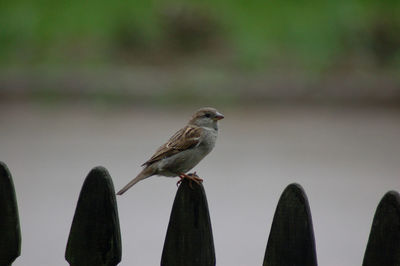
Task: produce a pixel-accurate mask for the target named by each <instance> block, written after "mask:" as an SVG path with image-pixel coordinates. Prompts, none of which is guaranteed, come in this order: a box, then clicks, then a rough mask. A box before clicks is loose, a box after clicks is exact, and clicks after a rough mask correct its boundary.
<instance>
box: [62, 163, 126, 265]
mask: <svg viewBox="0 0 400 266" xmlns="http://www.w3.org/2000/svg"><path fill="white" fill-rule="evenodd" d="M65 259H66V260H67V261H68V262H69V264H70V265H71V266H93V265H96V266H115V265H117V264H118V263H119V262H120V261H121V233H120V228H119V219H118V210H117V202H116V199H115V191H114V185H113V182H112V180H111V177H110V175H109V174H108V172H107V170H106V169H105V168H103V167H96V168H93V169H92V170H91V171H90V173H89V175H88V176H87V177H86V179H85V182H84V183H83V186H82V190H81V193H80V195H79V200H78V204H77V206H76V210H75V215H74V220H73V222H72V226H71V231H70V234H69V238H68V244H67V250H66V252H65Z"/></svg>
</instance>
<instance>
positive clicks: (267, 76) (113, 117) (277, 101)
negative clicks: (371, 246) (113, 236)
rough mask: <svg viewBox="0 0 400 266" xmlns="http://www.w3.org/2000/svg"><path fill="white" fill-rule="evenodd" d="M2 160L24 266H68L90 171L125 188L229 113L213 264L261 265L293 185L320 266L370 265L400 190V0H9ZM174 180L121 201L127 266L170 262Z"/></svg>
mask: <svg viewBox="0 0 400 266" xmlns="http://www.w3.org/2000/svg"><path fill="white" fill-rule="evenodd" d="M1 5H2V6H1V8H0V160H2V161H4V162H5V163H6V164H7V165H8V166H9V168H10V171H11V173H12V174H13V178H14V183H15V187H16V191H17V198H18V203H19V211H20V219H21V227H22V255H21V257H20V258H18V259H17V260H16V262H15V264H14V265H15V266H21V265H23V266H28V265H29V266H30V265H41V266H54V265H67V263H66V262H65V261H64V252H65V246H66V242H67V238H68V233H69V229H70V226H71V222H72V218H73V214H74V210H75V206H76V202H77V199H78V195H79V191H80V188H81V186H82V184H83V180H84V178H85V176H86V175H87V173H88V172H89V171H90V169H91V168H92V167H94V166H97V165H103V166H105V167H106V168H107V169H108V170H109V172H110V174H111V176H112V178H113V181H114V185H115V187H116V189H119V188H121V187H122V186H123V185H125V184H126V183H127V182H128V181H129V180H130V179H131V178H133V177H134V176H135V175H136V174H137V173H138V172H139V171H140V165H141V164H142V163H143V162H144V161H146V160H147V159H148V158H149V157H150V156H151V155H152V154H153V152H154V151H155V150H156V149H157V148H158V147H159V146H160V145H161V144H163V143H164V142H165V141H166V140H167V139H168V138H169V137H170V136H171V135H172V134H173V133H174V132H175V131H177V130H178V129H179V128H180V127H182V126H183V125H184V124H185V123H186V122H187V120H188V119H189V117H190V116H191V114H192V113H193V112H194V111H195V110H196V109H198V108H199V107H202V106H213V107H216V108H217V109H218V110H219V111H220V112H222V113H223V114H224V115H225V119H224V120H222V121H221V123H220V133H219V134H220V135H219V139H218V141H217V145H216V147H215V149H214V151H213V152H212V153H211V154H210V155H209V156H207V157H206V158H205V159H204V160H203V161H202V162H201V163H200V164H199V165H198V166H197V167H196V169H194V170H196V171H197V172H198V174H199V175H200V176H201V177H202V178H204V179H205V181H204V186H205V189H206V193H207V197H208V203H209V207H210V212H211V222H212V226H213V232H214V241H215V246H216V255H217V265H220V266H225V265H232V266H248V265H261V264H262V260H263V257H264V252H265V247H266V244H267V239H268V234H269V230H270V226H271V223H272V218H273V214H274V211H275V207H276V204H277V202H278V199H279V196H280V194H281V192H282V191H283V190H284V188H285V187H286V186H287V185H288V184H290V183H292V182H297V183H299V184H301V185H302V186H303V188H304V189H305V191H306V193H307V195H308V197H309V201H310V205H311V212H312V216H313V222H314V230H315V237H316V246H317V255H318V261H319V264H320V265H327V266H336V265H342V266H350V265H361V262H362V258H363V253H364V251H365V247H366V243H367V239H368V235H369V230H370V227H371V223H372V218H373V215H374V211H375V208H376V206H377V205H378V202H379V200H380V199H381V197H382V196H383V195H384V193H386V192H387V191H388V190H397V191H399V190H400V142H399V140H398V139H399V136H400V108H399V106H400V79H399V77H400V75H399V74H400V72H399V69H400V68H399V67H400V19H399V16H398V15H397V14H398V13H399V12H400V4H399V2H398V1H389V0H386V1H379V2H376V1H356V0H352V1H325V2H321V1H316V0H309V1H300V2H298V1H297V2H290V1H289V2H287V1H286V2H282V1H281V2H279V1H278V2H276V1H273V2H266V1H261V0H257V1H252V2H243V1H225V0H214V1H208V0H207V1H202V2H201V3H200V2H197V1H191V2H187V1H180V0H176V1H162V2H161V1H146V2H143V1H137V0H130V1H125V2H117V3H113V2H107V1H93V0H90V1H85V3H82V2H81V1H78V0H71V1H68V2H65V3H63V2H52V3H50V2H43V1H36V2H32V1H28V0H21V1H5V2H4V3H2V4H1ZM176 181H177V179H170V178H163V177H151V178H149V179H146V180H144V181H142V182H140V183H139V184H137V185H136V186H135V187H133V188H132V189H131V190H130V191H129V192H128V193H127V194H126V195H124V196H122V197H118V207H119V214H120V223H121V230H122V241H123V259H122V262H121V263H120V265H159V263H160V258H161V251H162V247H163V241H164V237H165V233H166V229H167V225H168V219H169V215H170V211H171V207H172V202H173V199H174V196H175V192H176V189H177V188H176V186H175V183H176Z"/></svg>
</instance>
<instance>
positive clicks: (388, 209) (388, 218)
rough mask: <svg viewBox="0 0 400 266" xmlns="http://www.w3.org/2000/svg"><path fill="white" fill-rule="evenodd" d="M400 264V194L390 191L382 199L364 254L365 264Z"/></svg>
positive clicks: (377, 265)
mask: <svg viewBox="0 0 400 266" xmlns="http://www.w3.org/2000/svg"><path fill="white" fill-rule="evenodd" d="M381 265H385V266H399V265H400V195H399V193H398V192H396V191H389V192H388V193H386V194H385V195H384V197H383V198H382V200H381V201H380V203H379V205H378V207H377V209H376V212H375V216H374V220H373V222H372V228H371V232H370V235H369V239H368V244H367V248H366V251H365V254H364V260H363V266H381Z"/></svg>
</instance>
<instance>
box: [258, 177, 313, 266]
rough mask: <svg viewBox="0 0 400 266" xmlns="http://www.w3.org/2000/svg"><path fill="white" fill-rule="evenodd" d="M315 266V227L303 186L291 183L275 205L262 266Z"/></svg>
mask: <svg viewBox="0 0 400 266" xmlns="http://www.w3.org/2000/svg"><path fill="white" fill-rule="evenodd" d="M292 265H293V266H294V265H296V266H303V265H304V266H316V265H317V255H316V252H315V240H314V229H313V225H312V219H311V212H310V206H309V204H308V200H307V196H306V194H305V192H304V190H303V188H302V187H301V186H300V185H298V184H290V185H289V186H287V187H286V189H285V190H284V191H283V193H282V195H281V197H280V199H279V202H278V206H277V207H276V211H275V215H274V220H273V222H272V227H271V232H270V234H269V238H268V244H267V249H266V251H265V257H264V263H263V266H292Z"/></svg>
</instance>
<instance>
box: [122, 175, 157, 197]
mask: <svg viewBox="0 0 400 266" xmlns="http://www.w3.org/2000/svg"><path fill="white" fill-rule="evenodd" d="M153 174H154V173H153V171H152V170H151V169H149V168H145V169H143V170H142V171H141V172H140V173H139V174H138V175H137V176H136V177H135V178H134V179H133V180H132V181H131V182H129V183H128V184H127V185H126V186H124V187H123V188H122V189H121V190H120V191H118V193H117V195H122V194H124V193H125V192H126V191H127V190H128V189H130V188H131V187H132V186H133V185H135V184H136V183H137V182H139V181H140V180H143V179H145V178H147V177H149V176H152V175H153Z"/></svg>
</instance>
